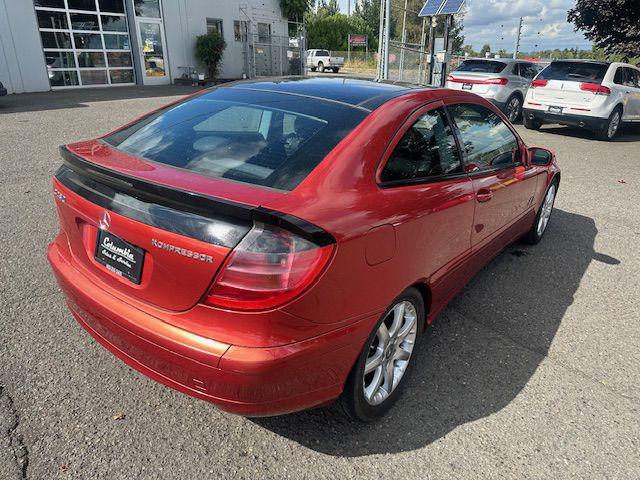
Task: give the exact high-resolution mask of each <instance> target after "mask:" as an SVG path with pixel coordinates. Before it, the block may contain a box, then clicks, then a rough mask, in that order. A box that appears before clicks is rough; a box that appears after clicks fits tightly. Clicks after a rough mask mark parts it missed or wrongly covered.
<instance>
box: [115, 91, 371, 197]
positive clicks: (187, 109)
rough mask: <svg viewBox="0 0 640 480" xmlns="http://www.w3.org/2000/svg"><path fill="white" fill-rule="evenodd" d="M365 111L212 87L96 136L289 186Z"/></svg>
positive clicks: (180, 162)
mask: <svg viewBox="0 0 640 480" xmlns="http://www.w3.org/2000/svg"><path fill="white" fill-rule="evenodd" d="M365 116H366V112H364V111H362V110H359V109H356V108H351V107H348V106H344V105H340V104H337V103H332V102H327V101H323V100H317V99H312V98H307V97H301V96H293V95H287V94H282V93H274V92H264V91H256V90H243V89H240V88H218V89H216V90H213V91H211V92H208V93H206V94H204V95H200V96H197V97H194V98H191V99H188V100H187V101H185V102H182V103H179V104H177V105H171V106H169V107H167V108H166V109H164V110H161V111H159V112H156V113H154V114H152V115H150V116H148V117H145V118H143V119H141V120H139V121H137V122H136V123H134V124H132V125H130V126H127V127H125V128H124V129H122V130H119V131H117V132H115V133H113V134H111V135H109V136H107V137H105V138H104V140H105V141H106V142H107V143H108V144H109V145H111V146H113V147H116V148H118V149H119V150H121V151H123V152H125V153H128V154H130V155H134V156H137V157H142V158H145V159H148V160H151V161H154V162H158V163H162V164H165V165H170V166H172V167H177V168H182V169H185V170H190V171H193V172H197V173H200V174H202V175H206V176H210V177H215V178H224V179H229V180H235V181H239V182H244V183H250V184H253V185H261V186H265V187H270V188H276V189H279V190H293V189H294V188H295V187H296V186H297V185H298V184H299V183H300V182H301V181H302V180H304V178H305V177H306V176H307V175H308V174H309V173H310V172H311V171H312V170H313V169H314V168H315V167H316V165H318V163H320V161H321V160H322V159H323V158H324V157H325V155H327V153H329V152H330V151H331V150H332V149H333V148H334V147H335V146H336V145H337V144H338V142H340V140H342V139H343V138H344V137H345V136H346V135H347V134H348V133H349V132H350V131H351V130H353V128H354V127H355V126H356V125H358V124H359V123H360V122H361V121H362V120H363V119H364V117H365Z"/></svg>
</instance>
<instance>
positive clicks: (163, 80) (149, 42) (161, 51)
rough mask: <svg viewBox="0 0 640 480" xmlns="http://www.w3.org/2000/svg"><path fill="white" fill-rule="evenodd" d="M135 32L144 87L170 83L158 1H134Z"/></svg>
mask: <svg viewBox="0 0 640 480" xmlns="http://www.w3.org/2000/svg"><path fill="white" fill-rule="evenodd" d="M134 8H135V13H136V31H137V34H138V43H139V48H140V63H141V67H142V79H143V83H144V84H145V85H165V84H168V83H170V81H171V79H170V78H169V64H168V60H167V54H166V51H165V41H164V33H163V25H162V14H161V11H162V9H161V4H160V1H159V0H135V1H134Z"/></svg>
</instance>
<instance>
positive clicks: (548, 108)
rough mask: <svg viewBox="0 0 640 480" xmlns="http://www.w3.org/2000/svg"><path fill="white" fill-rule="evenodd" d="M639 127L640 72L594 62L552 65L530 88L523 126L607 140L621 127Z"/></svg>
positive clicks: (624, 66) (606, 63)
mask: <svg viewBox="0 0 640 480" xmlns="http://www.w3.org/2000/svg"><path fill="white" fill-rule="evenodd" d="M623 122H629V123H639V122H640V69H638V68H637V67H634V66H633V65H629V64H627V63H618V62H614V63H611V62H600V61H596V60H558V61H554V62H552V63H551V64H550V65H549V66H548V67H547V68H545V69H544V70H543V71H542V72H540V73H539V74H538V76H537V77H536V78H535V79H534V80H533V82H532V83H531V89H530V90H529V93H528V94H527V98H526V104H525V109H524V125H525V127H527V128H530V129H533V130H538V129H539V128H540V127H541V126H542V125H543V124H545V123H559V124H562V125H574V126H579V127H583V128H587V129H589V130H593V131H594V132H595V133H596V135H597V137H598V138H600V139H602V140H611V139H612V138H613V137H614V136H615V135H616V133H617V132H618V130H619V128H620V125H621V123H623Z"/></svg>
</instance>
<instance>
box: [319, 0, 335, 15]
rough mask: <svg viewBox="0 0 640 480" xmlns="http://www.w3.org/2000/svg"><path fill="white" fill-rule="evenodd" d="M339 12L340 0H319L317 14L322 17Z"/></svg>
mask: <svg viewBox="0 0 640 480" xmlns="http://www.w3.org/2000/svg"><path fill="white" fill-rule="evenodd" d="M337 13H340V6H339V5H338V0H329V3H327V1H326V0H319V2H318V12H317V15H319V16H321V17H331V16H333V15H336V14H337Z"/></svg>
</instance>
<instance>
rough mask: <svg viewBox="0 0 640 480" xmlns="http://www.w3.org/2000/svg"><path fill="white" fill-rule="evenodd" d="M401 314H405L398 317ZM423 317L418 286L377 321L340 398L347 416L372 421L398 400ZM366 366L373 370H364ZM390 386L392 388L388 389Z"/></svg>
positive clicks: (421, 300) (422, 306)
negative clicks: (384, 339)
mask: <svg viewBox="0 0 640 480" xmlns="http://www.w3.org/2000/svg"><path fill="white" fill-rule="evenodd" d="M400 309H402V311H401V312H400V311H399V310H400ZM400 315H402V318H401V319H399V320H397V318H399V317H400ZM412 316H413V317H414V319H413V323H411V322H412V320H411V317H412ZM398 321H399V322H400V323H397V322H398ZM424 321H425V307H424V301H423V299H422V295H421V294H420V292H418V290H416V289H415V288H409V289H407V290H405V291H404V292H403V293H402V294H401V295H399V296H398V297H397V298H396V299H395V300H394V301H393V302H392V303H391V306H390V307H389V308H388V309H387V310H386V311H385V312H384V314H383V315H382V316H381V317H380V320H379V321H378V322H377V323H376V326H375V328H374V329H373V332H372V333H371V335H370V336H369V338H368V339H367V341H366V343H365V344H364V348H363V349H362V352H361V353H360V355H359V357H358V360H357V361H356V364H355V365H354V366H353V369H352V370H351V372H350V373H349V377H348V378H347V381H346V384H345V388H344V391H343V393H342V396H341V397H340V400H339V403H340V405H341V406H342V409H343V411H344V412H345V414H346V415H347V416H349V417H350V418H352V419H354V420H357V421H360V422H372V421H374V420H376V419H377V418H380V417H381V416H382V415H384V414H385V413H386V412H387V410H389V408H390V407H391V406H392V405H393V404H394V403H395V401H396V400H397V399H398V397H399V396H400V393H401V391H402V388H403V387H404V385H405V384H406V379H407V377H408V374H409V373H410V371H411V366H412V362H411V360H412V359H414V358H415V353H416V346H417V345H418V343H419V339H420V336H421V333H422V331H423V329H424ZM383 325H384V328H383ZM384 331H386V332H387V336H386V338H387V341H386V342H385V341H383V340H381V338H385V335H384ZM381 332H382V333H381ZM377 362H379V363H377ZM403 362H404V363H403ZM374 365H375V367H374ZM367 366H369V368H370V371H369V372H366V373H365V367H367ZM389 367H390V368H389ZM389 373H391V374H390V375H389ZM398 375H399V377H398ZM389 377H390V378H391V380H390V383H389V381H388V379H389ZM376 383H377V385H378V386H377V387H376ZM367 384H368V388H367ZM389 387H390V390H391V391H390V392H388V391H387V389H388V388H389Z"/></svg>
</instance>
